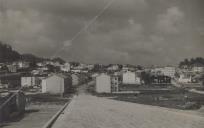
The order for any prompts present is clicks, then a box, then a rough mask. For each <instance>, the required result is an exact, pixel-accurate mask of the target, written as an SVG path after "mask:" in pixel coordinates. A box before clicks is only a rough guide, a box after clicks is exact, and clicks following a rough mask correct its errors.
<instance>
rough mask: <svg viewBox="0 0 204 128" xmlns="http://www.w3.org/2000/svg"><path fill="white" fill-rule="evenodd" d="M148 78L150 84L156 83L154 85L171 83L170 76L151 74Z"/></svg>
mask: <svg viewBox="0 0 204 128" xmlns="http://www.w3.org/2000/svg"><path fill="white" fill-rule="evenodd" d="M150 79H151V84H156V85H160V84H161V85H165V84H171V77H169V76H164V75H152V76H151V77H150Z"/></svg>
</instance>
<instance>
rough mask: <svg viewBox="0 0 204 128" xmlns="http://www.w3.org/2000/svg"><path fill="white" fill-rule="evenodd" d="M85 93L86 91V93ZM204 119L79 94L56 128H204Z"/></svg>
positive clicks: (184, 113)
mask: <svg viewBox="0 0 204 128" xmlns="http://www.w3.org/2000/svg"><path fill="white" fill-rule="evenodd" d="M82 92H83V91H82ZM203 127H204V117H202V116H198V115H195V114H189V113H186V112H184V111H179V110H172V109H166V108H161V107H155V106H148V105H141V104H136V103H128V102H123V101H115V100H111V99H106V98H102V97H95V96H92V95H89V94H87V93H79V95H78V96H76V97H75V98H74V99H73V100H72V102H71V103H70V105H69V106H68V107H67V108H66V109H65V111H64V112H63V114H61V116H59V118H58V119H57V120H56V122H55V123H54V125H53V128H203Z"/></svg>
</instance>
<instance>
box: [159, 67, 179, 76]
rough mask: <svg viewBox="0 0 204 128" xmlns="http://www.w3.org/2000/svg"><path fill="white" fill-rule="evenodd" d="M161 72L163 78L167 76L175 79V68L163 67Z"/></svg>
mask: <svg viewBox="0 0 204 128" xmlns="http://www.w3.org/2000/svg"><path fill="white" fill-rule="evenodd" d="M162 72H163V74H164V75H165V76H169V77H171V78H174V77H175V73H176V68H175V67H164V68H163V69H162Z"/></svg>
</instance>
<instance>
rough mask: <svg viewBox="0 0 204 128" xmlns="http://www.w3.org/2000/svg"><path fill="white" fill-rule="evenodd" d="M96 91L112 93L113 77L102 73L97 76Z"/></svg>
mask: <svg viewBox="0 0 204 128" xmlns="http://www.w3.org/2000/svg"><path fill="white" fill-rule="evenodd" d="M96 92H97V93H111V77H110V76H109V75H106V74H100V75H99V76H97V77H96Z"/></svg>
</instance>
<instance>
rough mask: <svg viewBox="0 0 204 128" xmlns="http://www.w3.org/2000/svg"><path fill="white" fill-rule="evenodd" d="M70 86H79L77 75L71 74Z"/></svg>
mask: <svg viewBox="0 0 204 128" xmlns="http://www.w3.org/2000/svg"><path fill="white" fill-rule="evenodd" d="M71 76H72V85H73V86H76V85H79V76H78V75H77V74H72V75H71Z"/></svg>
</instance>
